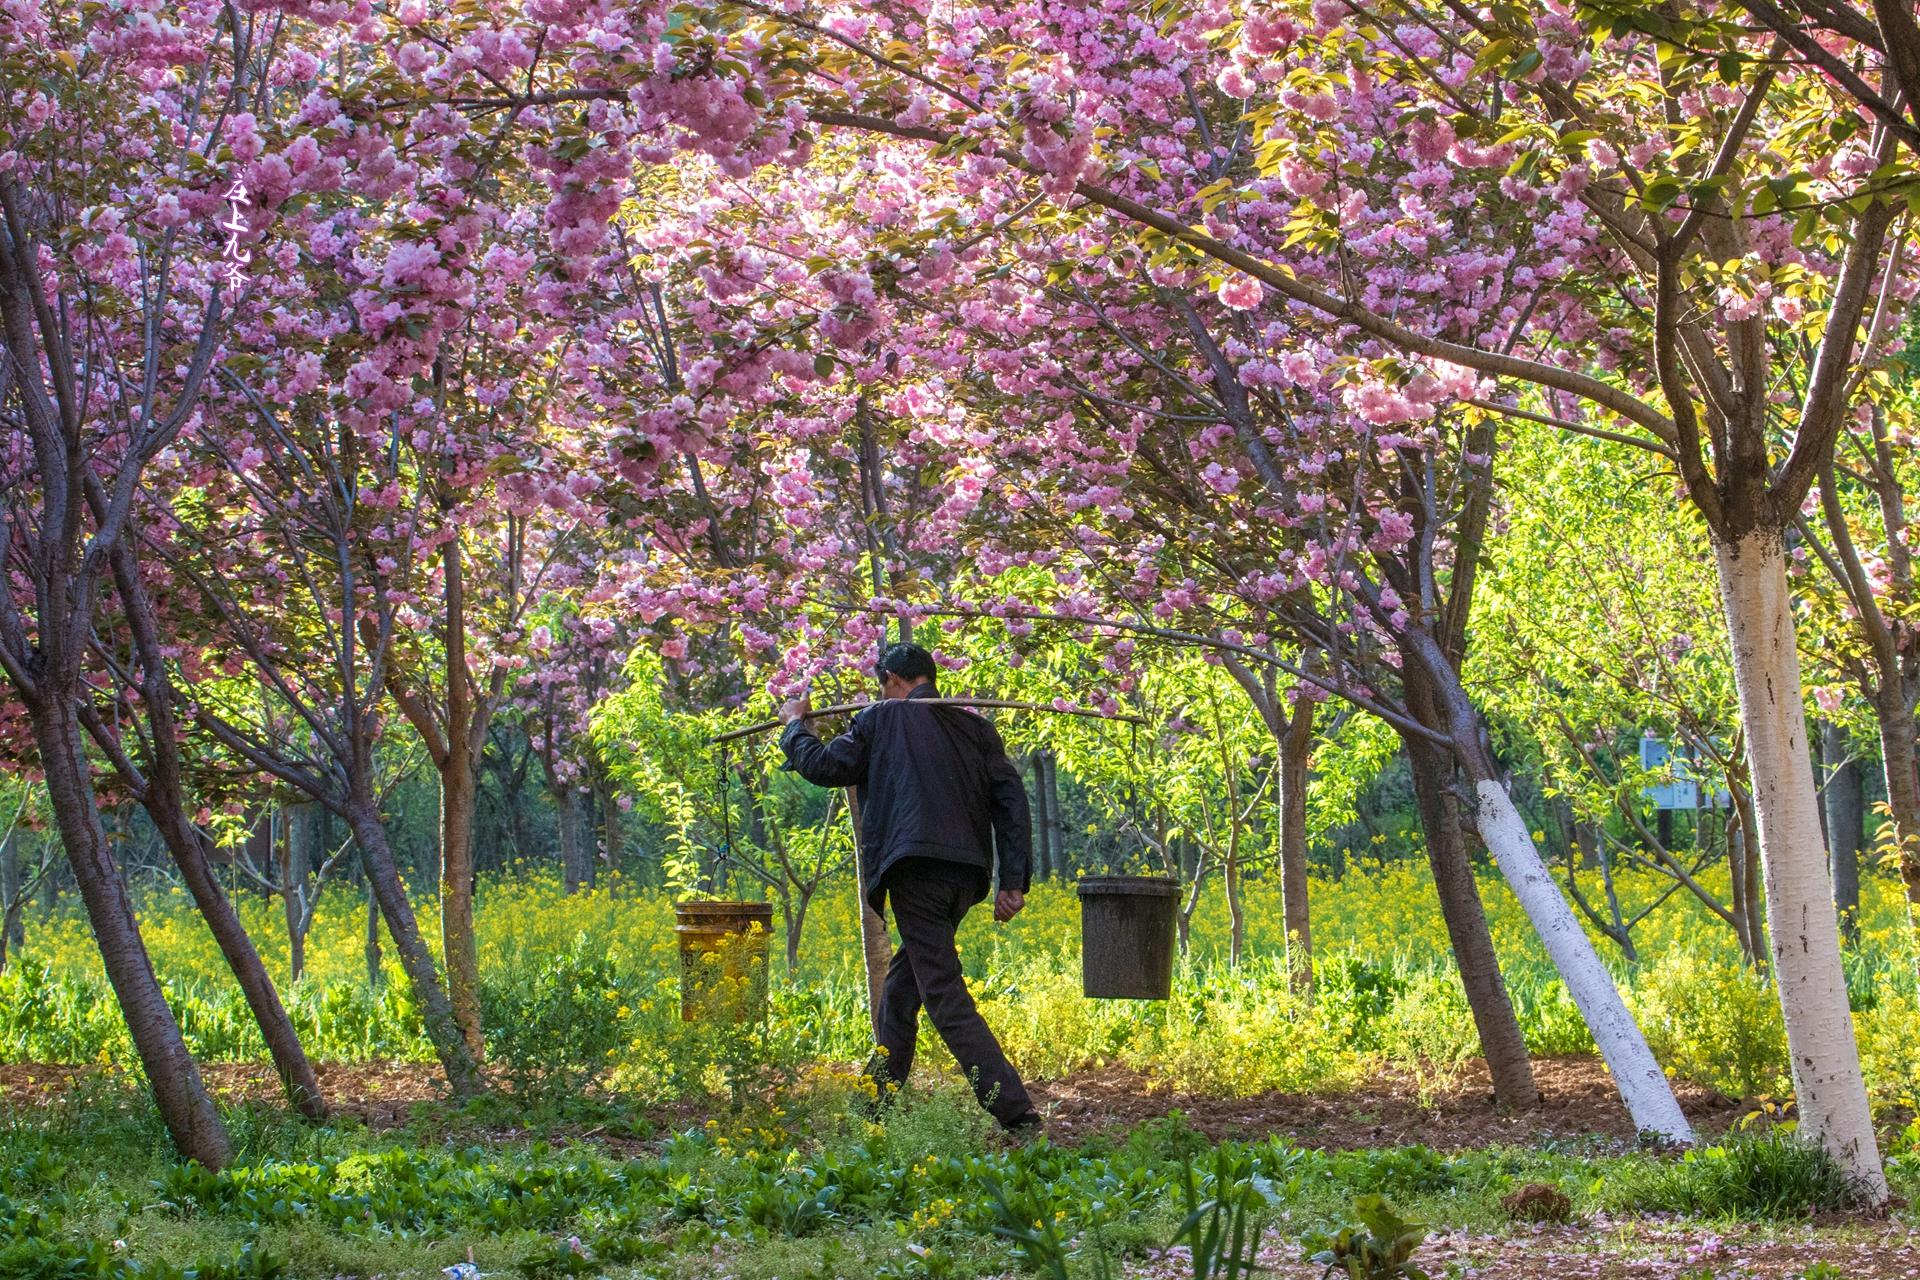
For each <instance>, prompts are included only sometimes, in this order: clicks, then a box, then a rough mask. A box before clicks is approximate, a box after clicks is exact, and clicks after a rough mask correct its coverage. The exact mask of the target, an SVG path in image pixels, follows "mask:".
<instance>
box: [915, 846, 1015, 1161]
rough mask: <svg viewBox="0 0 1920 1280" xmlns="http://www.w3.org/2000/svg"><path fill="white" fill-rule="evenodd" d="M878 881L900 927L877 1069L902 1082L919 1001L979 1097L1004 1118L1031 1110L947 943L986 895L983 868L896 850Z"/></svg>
mask: <svg viewBox="0 0 1920 1280" xmlns="http://www.w3.org/2000/svg"><path fill="white" fill-rule="evenodd" d="M882 883H883V884H884V885H885V887H886V891H887V901H888V902H889V903H891V904H892V906H893V920H894V924H895V925H897V926H898V927H899V929H900V949H899V950H898V951H896V952H894V953H893V962H892V963H891V964H889V965H888V966H887V982H886V986H885V987H884V988H882V990H881V999H880V1047H881V1048H883V1049H885V1050H886V1061H885V1064H884V1066H882V1067H881V1068H880V1074H881V1075H883V1076H885V1077H887V1078H889V1079H890V1080H891V1082H892V1083H893V1084H894V1085H896V1086H897V1085H901V1084H905V1083H906V1079H907V1075H908V1073H909V1072H911V1071H912V1070H913V1049H914V1040H915V1039H916V1038H917V1036H918V1034H919V1029H920V1006H921V1005H923V1004H924V1005H925V1006H926V1009H927V1016H928V1017H930V1018H932V1019H933V1027H934V1030H936V1031H938V1032H939V1033H940V1038H941V1039H943V1040H945V1041H946V1042H947V1048H948V1049H950V1050H951V1051H952V1052H953V1056H954V1060H955V1061H957V1062H958V1063H959V1064H960V1069H961V1070H962V1071H964V1072H966V1073H967V1076H968V1078H969V1079H971V1080H972V1082H973V1088H974V1093H975V1094H976V1095H977V1096H978V1097H979V1099H980V1105H981V1106H983V1107H985V1108H986V1109H987V1110H988V1111H990V1112H991V1113H992V1114H993V1118H994V1119H996V1120H998V1121H999V1122H1000V1123H1001V1124H1003V1125H1011V1124H1013V1123H1014V1122H1015V1121H1018V1120H1024V1119H1026V1118H1027V1117H1028V1116H1030V1115H1031V1114H1032V1113H1033V1103H1032V1101H1031V1100H1029V1099H1028V1097H1027V1087H1026V1086H1025V1085H1024V1084H1022V1083H1021V1082H1020V1076H1019V1074H1018V1073H1017V1072H1015V1071H1014V1069H1013V1064H1011V1063H1009V1062H1008V1061H1007V1055H1006V1053H1005V1052H1004V1051H1002V1050H1001V1048H1000V1042H999V1041H998V1040H996V1039H994V1036H993V1032H992V1031H991V1030H989V1029H988V1027H987V1023H986V1020H985V1019H984V1018H982V1017H981V1016H980V1010H979V1009H977V1008H976V1007H974V1003H973V996H972V994H971V993H970V992H969V991H968V990H967V981H966V978H965V977H964V976H963V975H962V974H961V972H960V953H959V952H958V951H956V950H955V949H954V945H953V935H954V931H955V930H956V929H958V928H959V927H960V921H961V920H963V919H965V918H966V914H967V911H968V910H969V909H970V908H972V907H973V906H974V905H975V904H976V903H978V902H979V901H980V900H981V899H983V898H985V897H986V896H987V874H986V872H984V871H982V870H980V869H979V868H977V867H969V866H964V865H962V864H960V863H957V862H945V861H942V860H941V859H938V858H902V859H901V860H900V861H899V862H897V863H895V864H894V865H893V866H892V867H889V868H888V869H887V874H886V878H885V880H884V881H882ZM882 1083H883V1084H884V1083H885V1081H884V1080H883V1082H882Z"/></svg>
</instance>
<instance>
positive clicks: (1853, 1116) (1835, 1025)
mask: <svg viewBox="0 0 1920 1280" xmlns="http://www.w3.org/2000/svg"><path fill="white" fill-rule="evenodd" d="M1714 557H1715V561H1716V564H1717V567H1718V569H1719V579H1720V593H1721V600H1722V604H1723V608H1724V609H1725V612H1726V619H1727V633H1728V635H1729V637H1730V638H1731V640H1732V642H1733V673H1734V686H1735V689H1736V690H1737V692H1738V694H1739V700H1740V720H1741V724H1742V725H1743V726H1744V727H1745V729H1746V735H1747V762H1748V773H1749V776H1750V779H1751V784H1752V790H1753V806H1754V809H1755V811H1756V817H1757V819H1758V826H1759V831H1758V835H1759V840H1758V843H1759V845H1760V854H1761V873H1762V877H1763V880H1764V883H1765V886H1766V899H1767V916H1768V920H1769V924H1770V928H1769V929H1768V934H1769V938H1770V943H1771V950H1772V955H1773V964H1774V975H1775V978H1776V987H1777V989H1778V991H1779V993H1780V1008H1781V1012H1782V1014H1783V1015H1784V1018H1785V1022H1786V1030H1787V1047H1788V1052H1789V1055H1790V1058H1791V1061H1792V1064H1793V1085H1794V1099H1795V1101H1796V1103H1797V1104H1798V1107H1799V1111H1800V1124H1801V1132H1802V1133H1803V1134H1805V1135H1807V1136H1808V1137H1810V1138H1812V1139H1813V1140H1815V1141H1817V1142H1819V1143H1820V1144H1821V1145H1822V1146H1823V1147H1825V1148H1826V1150H1827V1152H1828V1153H1829V1154H1830V1155H1832V1156H1833V1158H1834V1160H1835V1161H1836V1162H1838V1164H1839V1165H1840V1167H1841V1169H1843V1170H1844V1171H1845V1172H1846V1173H1847V1174H1848V1176H1849V1177H1851V1178H1853V1179H1854V1180H1855V1182H1856V1183H1857V1185H1858V1187H1859V1190H1860V1192H1861V1193H1862V1195H1863V1196H1864V1197H1865V1198H1866V1199H1867V1200H1868V1201H1870V1202H1872V1203H1879V1202H1880V1201H1882V1200H1885V1199H1886V1196H1887V1182H1886V1174H1885V1171H1884V1169H1883V1168H1882V1166H1881V1163H1880V1150H1879V1147H1878V1146H1877V1145H1876V1143H1875V1139H1874V1132H1873V1117H1872V1115H1871V1113H1870V1112H1869V1110H1868V1107H1867V1090H1866V1084H1865V1082H1864V1080H1863V1079H1862V1077H1861V1074H1860V1054H1859V1050H1858V1047H1857V1045H1856V1042H1855V1040H1854V1032H1853V1015H1852V1013H1851V1012H1850V1011H1849V1009H1848V1007H1847V984H1846V976H1845V973H1844V971H1843V970H1842V968H1841V965H1840V928H1839V922H1838V920H1837V919H1836V918H1835V916H1834V910H1833V885H1832V882H1831V881H1830V879H1829V878H1828V875H1827V860H1826V857H1825V849H1824V848H1823V847H1822V846H1821V843H1820V814H1819V797H1818V796H1817V795H1816V794H1815V792H1814V789H1813V771H1812V763H1811V761H1810V759H1809V756H1808V751H1807V734H1806V727H1807V717H1806V709H1805V705H1804V702H1803V700H1802V696H1801V686H1800V657H1799V654H1798V652H1797V651H1796V649H1795V637H1794V624H1793V604H1792V597H1791V595H1790V591H1789V588H1788V585H1787V572H1786V556H1785V551H1784V547H1783V545H1782V542H1781V539H1780V536H1779V535H1778V534H1777V533H1770V532H1768V531H1766V530H1764V529H1762V530H1757V531H1755V532H1753V533H1750V534H1747V535H1746V536H1745V537H1743V538H1741V539H1739V540H1738V541H1737V542H1731V543H1729V542H1727V541H1724V540H1720V539H1716V541H1715V546H1714Z"/></svg>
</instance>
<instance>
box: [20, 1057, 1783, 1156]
mask: <svg viewBox="0 0 1920 1280" xmlns="http://www.w3.org/2000/svg"><path fill="white" fill-rule="evenodd" d="M317 1070H318V1072H319V1075H320V1087H321V1088H322V1090H324V1091H325V1093H326V1095H327V1098H328V1100H329V1101H330V1102H331V1103H332V1104H333V1106H334V1107H335V1109H336V1110H337V1111H339V1112H341V1113H342V1114H345V1115H348V1116H352V1117H354V1118H356V1119H358V1120H360V1121H362V1122H364V1123H365V1124H367V1125H368V1126H369V1127H371V1128H375V1129H387V1128H393V1127H396V1126H398V1125H402V1124H405V1123H406V1122H407V1120H408V1117H409V1113H410V1111H411V1110H412V1108H413V1106H414V1105H415V1104H416V1103H421V1102H430V1101H432V1100H434V1099H436V1098H440V1097H443V1096H444V1092H445V1091H444V1088H443V1085H442V1078H441V1076H440V1073H439V1070H438V1068H437V1067H436V1066H434V1064H432V1063H423V1062H359V1063H321V1064H320V1065H319V1066H318V1068H317ZM201 1071H202V1073H203V1074H204V1075H205V1077H206V1080H207V1085H208V1087H209V1088H210V1089H212V1090H213V1092H214V1093H215V1094H216V1095H217V1096H219V1097H221V1098H223V1099H225V1100H228V1101H238V1100H241V1099H253V1100H256V1101H262V1102H271V1101H274V1100H276V1099H277V1098H278V1097H279V1096H280V1092H279V1091H280V1086H279V1081H278V1080H276V1079H275V1078H274V1075H273V1072H272V1070H271V1069H270V1068H268V1067H267V1066H265V1065H264V1064H261V1063H208V1064H205V1065H203V1066H202V1068H201ZM99 1074H100V1068H97V1067H92V1066H53V1065H44V1064H12V1065H9V1064H0V1105H11V1106H19V1107H35V1106H45V1105H48V1104H49V1103H51V1102H53V1101H55V1100H57V1099H58V1098H60V1097H62V1096H65V1095H67V1094H69V1093H70V1091H72V1090H73V1089H75V1088H76V1087H78V1088H81V1089H84V1088H85V1087H86V1082H88V1081H90V1080H93V1079H96V1078H97V1077H98V1076H99ZM1534 1076H1535V1079H1536V1080H1537V1081H1538V1082H1539V1085H1540V1094H1541V1101H1540V1105H1539V1106H1537V1107H1534V1108H1531V1109H1529V1110H1526V1111H1517V1112H1506V1111H1502V1110H1500V1109H1499V1108H1497V1107H1496V1106H1495V1105H1494V1101H1493V1088H1492V1085H1491V1083H1490V1082H1489V1079H1488V1076H1487V1070H1486V1067H1485V1065H1484V1064H1482V1063H1479V1062H1477V1061H1476V1062H1474V1063H1471V1064H1469V1065H1468V1067H1467V1069H1466V1070H1465V1072H1464V1073H1463V1074H1462V1075H1461V1077H1460V1078H1459V1080H1458V1081H1457V1082H1456V1083H1455V1084H1454V1085H1453V1086H1452V1087H1451V1088H1448V1089H1444V1090H1442V1091H1440V1092H1439V1093H1438V1094H1437V1095H1435V1096H1433V1097H1432V1098H1431V1100H1430V1103H1429V1104H1428V1105H1422V1103H1421V1101H1420V1099H1419V1097H1418V1094H1417V1091H1416V1089H1415V1086H1414V1083H1413V1081H1412V1080H1411V1078H1410V1077H1409V1076H1407V1075H1406V1074H1405V1073H1403V1072H1399V1071H1395V1070H1392V1069H1383V1070H1382V1071H1381V1072H1380V1073H1378V1074H1377V1075H1376V1076H1375V1077H1374V1078H1373V1079H1372V1080H1371V1081H1369V1082H1368V1083H1367V1084H1366V1085H1364V1086H1362V1087H1360V1088H1358V1089H1354V1090H1352V1091H1350V1092H1340V1093H1322V1094H1287V1093H1278V1092H1271V1093H1262V1094H1256V1095H1254V1096H1252V1097H1246V1098H1222V1097H1214V1096H1210V1095H1206V1094H1193V1093H1182V1092H1179V1091H1177V1090H1173V1089H1170V1088H1168V1087H1167V1086H1166V1085H1165V1084H1164V1082H1161V1081H1157V1080H1155V1079H1154V1078H1152V1077H1151V1076H1148V1075H1144V1074H1142V1073H1140V1072H1137V1071H1130V1070H1127V1069H1125V1068H1121V1067H1106V1068H1101V1069H1098V1070H1090V1071H1082V1072H1077V1073H1075V1074H1073V1075H1071V1076H1067V1077H1064V1078H1062V1079H1058V1080H1040V1081H1034V1082H1031V1084H1030V1088H1031V1090H1032V1093H1033V1095H1034V1100H1035V1102H1036V1103H1037V1104H1038V1105H1039V1106H1040V1107H1041V1108H1042V1110H1044V1111H1045V1112H1046V1113H1047V1117H1048V1119H1047V1128H1048V1133H1049V1135H1050V1136H1051V1137H1052V1139H1053V1140H1054V1141H1055V1142H1056V1143H1072V1142H1076V1141H1083V1140H1085V1139H1086V1138H1089V1137H1092V1136H1093V1135H1095V1134H1098V1133H1112V1132H1115V1131H1123V1130H1126V1129H1130V1128H1133V1127H1134V1126H1136V1125H1138V1124H1141V1123H1143V1122H1144V1121H1148V1120H1154V1119H1158V1118H1159V1117H1162V1116H1165V1115H1167V1114H1169V1113H1171V1112H1174V1111H1179V1112H1180V1113H1181V1114H1182V1115H1183V1116H1184V1117H1185V1119H1186V1121H1187V1123H1188V1124H1190V1125H1192V1126H1193V1127H1194V1128H1196V1129H1198V1130H1199V1131H1201V1132H1202V1133H1205V1134H1207V1135H1208V1136H1209V1137H1213V1138H1227V1137H1264V1136H1266V1135H1269V1134H1283V1135H1285V1136H1286V1137H1287V1138H1289V1139H1290V1140H1292V1141H1294V1142H1296V1143H1298V1144H1299V1145H1301V1146H1306V1147H1324V1148H1329V1149H1349V1148H1357V1147H1382V1146H1405V1145H1411V1144H1414V1143H1424V1144H1425V1145H1427V1146H1429V1147H1432V1148H1434V1149H1436V1150H1461V1149H1466V1148H1470V1147H1485V1146H1500V1145H1508V1146H1516V1145H1517V1146H1538V1145H1541V1144H1544V1143H1547V1142H1556V1141H1559V1142H1567V1141H1577V1140H1580V1139H1591V1138H1593V1137H1600V1138H1604V1139H1612V1140H1616V1141H1619V1142H1629V1141H1631V1140H1632V1138H1633V1125H1632V1122H1631V1121H1630V1120H1629V1119H1628V1118H1627V1113H1626V1111H1625V1109H1624V1108H1623V1107H1622V1106H1621V1105H1620V1098H1619V1094H1618V1093H1617V1092H1616V1091H1615V1090H1614V1086H1613V1080H1612V1078H1611V1077H1610V1076H1609V1075H1608V1074H1607V1069H1606V1067H1605V1066H1604V1065H1603V1064H1602V1063H1601V1062H1600V1060H1599V1059H1598V1058H1542V1059H1538V1060H1536V1061H1535V1063H1534ZM1675 1088H1676V1091H1677V1092H1678V1094H1679V1097H1680V1104H1681V1106H1682V1107H1683V1108H1684V1109H1685V1111H1686V1113H1687V1116H1688V1118H1689V1119H1691V1120H1692V1121H1693V1122H1694V1124H1695V1125H1696V1126H1697V1127H1698V1128H1700V1129H1701V1131H1702V1132H1705V1133H1717V1132H1719V1131H1721V1130H1723V1129H1725V1128H1726V1127H1727V1126H1728V1125H1730V1124H1732V1123H1733V1122H1734V1120H1735V1119H1737V1118H1738V1117H1739V1116H1740V1115H1741V1114H1742V1113H1744V1112H1745V1111H1748V1110H1750V1109H1751V1107H1750V1106H1749V1105H1747V1104H1744V1103H1742V1102H1740V1101H1738V1100H1736V1099H1733V1098H1729V1097H1727V1096H1725V1095H1724V1094H1720V1093H1717V1092H1715V1091H1714V1090H1712V1089H1707V1088H1703V1087H1701V1086H1699V1085H1694V1084H1691V1083H1689V1082H1686V1081H1678V1082H1676V1085H1675ZM703 1114H705V1113H704V1112H703V1111H701V1110H700V1109H699V1108H697V1107H693V1106H691V1105H688V1106H675V1107H666V1108H661V1109H659V1110H657V1111H656V1112H654V1113H651V1114H650V1118H651V1119H653V1120H654V1121H655V1122H656V1123H657V1124H660V1125H662V1126H664V1127H668V1128H678V1127H681V1125H682V1124H683V1123H684V1122H686V1121H688V1120H692V1119H696V1118H697V1117H698V1116H699V1115H703Z"/></svg>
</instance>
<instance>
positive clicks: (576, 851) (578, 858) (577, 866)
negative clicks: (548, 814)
mask: <svg viewBox="0 0 1920 1280" xmlns="http://www.w3.org/2000/svg"><path fill="white" fill-rule="evenodd" d="M550 794H551V795H552V796H553V809H554V815H555V818H556V821H557V823H558V825H559V828H560V883H561V887H562V889H564V890H565V892H566V893H567V894H568V895H569V896H571V895H572V894H576V893H578V892H580V891H581V890H582V889H584V888H586V887H587V886H588V879H589V876H588V867H587V862H588V857H587V843H588V842H587V840H585V839H584V838H583V837H582V833H581V830H580V826H581V823H580V819H581V818H582V817H583V816H584V815H583V814H582V813H581V812H580V793H579V791H578V790H576V789H575V788H574V786H573V785H572V784H571V783H565V784H562V785H560V786H557V787H553V788H551V789H550Z"/></svg>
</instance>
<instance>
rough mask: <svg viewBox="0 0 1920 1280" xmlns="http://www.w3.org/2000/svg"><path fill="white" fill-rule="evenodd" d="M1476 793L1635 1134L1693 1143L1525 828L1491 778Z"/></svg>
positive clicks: (1510, 878)
mask: <svg viewBox="0 0 1920 1280" xmlns="http://www.w3.org/2000/svg"><path fill="white" fill-rule="evenodd" d="M1474 791H1475V793H1476V795H1477V796H1478V798H1479V801H1480V805H1479V809H1478V811H1477V813H1476V814H1475V818H1476V820H1477V822H1478V825H1479V828H1480V834H1481V837H1482V838H1483V839H1484V840H1485V841H1486V842H1487V848H1488V850H1489V852H1491V853H1492V854H1493V856H1494V860H1495V861H1497V862H1498V863H1499V864H1500V869H1501V871H1502V873H1503V874H1504V875H1505V876H1506V879H1507V883H1508V884H1509V885H1511V886H1512V888H1513V892H1514V896H1516V897H1517V898H1519V899H1520V905H1521V907H1522V909H1524V910H1525V911H1526V913H1527V918H1528V919H1529V920H1530V921H1532V923H1533V927H1534V931H1535V932H1536V933H1537V934H1539V936H1540V941H1541V942H1542V943H1543V944H1544V945H1545V946H1546V949H1547V954H1548V955H1549V956H1551V957H1552V958H1553V963H1554V967H1555V968H1556V969H1558V970H1559V972H1560V977H1561V980H1562V981H1563V982H1565V983H1566V984H1567V991H1568V994H1570V995H1571V996H1572V997H1573V1002H1574V1004H1576V1005H1577V1006H1579V1009H1580V1013H1581V1015H1582V1016H1583V1017H1584V1018H1585V1019H1586V1023H1587V1029H1588V1030H1589V1031H1591V1032H1592V1033H1593V1040H1594V1043H1595V1044H1596V1045H1598V1046H1599V1049H1600V1056H1601V1057H1602V1058H1604V1059H1606V1063H1607V1067H1608V1069H1609V1070H1610V1071H1611V1072H1612V1074H1613V1079H1614V1083H1615V1085H1616V1086H1618V1088H1619V1090H1620V1096H1621V1098H1622V1099H1623V1100H1624V1101H1625V1102H1626V1104H1627V1111H1628V1112H1629V1113H1630V1114H1631V1115H1632V1116H1633V1123H1634V1128H1636V1129H1639V1130H1643V1131H1651V1132H1653V1133H1656V1134H1659V1135H1660V1136H1661V1137H1663V1138H1666V1139H1668V1140H1669V1141H1673V1142H1692V1141H1693V1126H1692V1125H1691V1124H1689V1123H1688V1122H1687V1117H1686V1116H1685V1115H1684V1114H1683V1113H1682V1112H1681V1110H1680V1104H1679V1102H1677V1101H1676V1100H1675V1099H1674V1096H1673V1086H1672V1085H1671V1084H1670V1083H1669V1082H1668V1081H1667V1077H1666V1073H1665V1072H1664V1071H1662V1070H1661V1069H1660V1063H1659V1062H1658V1061H1657V1060H1656V1059H1655V1058H1654V1056H1653V1051H1652V1050H1651V1049H1649V1048H1648V1047H1647V1040H1646V1037H1645V1036H1644V1035H1643V1034H1641V1031H1640V1026H1639V1024H1638V1023H1636V1022H1635V1021H1634V1020H1633V1014H1631V1013H1630V1012H1628V1010H1627V1006H1626V1002H1625V1001H1624V1000H1622V999H1621V998H1620V989H1619V988H1618V987H1616V986H1615V985H1614V982H1613V975H1612V974H1610V973H1608V972H1607V967H1606V965H1604V964H1602V963H1601V961H1600V956H1599V953H1598V952H1596V951H1595V950H1594V949H1593V942H1592V940H1590V939H1589V938H1588V937H1587V934H1586V931H1585V930H1584V929H1582V928H1581V927H1580V922H1579V921H1578V920H1576V919H1575V918H1574V915H1573V911H1572V909H1571V908H1569V907H1568V906H1567V901H1566V899H1565V898H1563V897H1561V896H1560V891H1559V889H1558V888H1557V887H1555V885H1554V883H1553V877H1552V875H1550V874H1549V873H1548V871H1547V868H1546V866H1545V864H1544V863H1542V862H1541V861H1540V853H1539V851H1538V850H1537V849H1535V848H1534V847H1533V839H1532V837H1531V836H1529V835H1528V834H1527V824H1526V821H1525V820H1524V819H1523V818H1521V816H1520V811H1519V810H1518V809H1516V808H1514V806H1513V800H1512V798H1511V797H1509V796H1508V795H1507V789H1506V788H1505V787H1503V786H1501V785H1500V783H1499V781H1498V780H1497V779H1495V778H1490V777H1481V778H1476V779H1475V780H1474Z"/></svg>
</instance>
